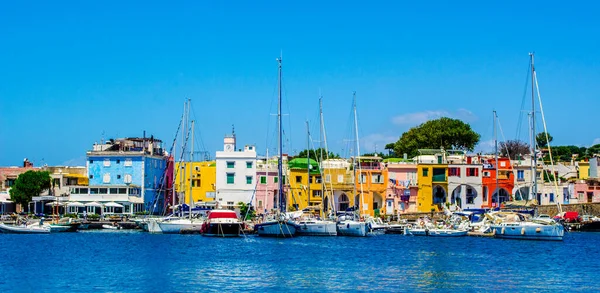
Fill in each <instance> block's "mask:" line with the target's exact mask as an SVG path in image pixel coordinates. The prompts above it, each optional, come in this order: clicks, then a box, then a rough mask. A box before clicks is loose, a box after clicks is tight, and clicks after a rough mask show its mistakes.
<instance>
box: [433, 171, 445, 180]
mask: <svg viewBox="0 0 600 293" xmlns="http://www.w3.org/2000/svg"><path fill="white" fill-rule="evenodd" d="M432 180H433V182H446V169H440V168H433V176H432Z"/></svg>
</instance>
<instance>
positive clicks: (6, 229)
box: [0, 223, 50, 234]
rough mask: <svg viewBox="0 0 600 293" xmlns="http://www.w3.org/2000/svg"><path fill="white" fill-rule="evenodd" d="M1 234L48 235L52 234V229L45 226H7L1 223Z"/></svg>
mask: <svg viewBox="0 0 600 293" xmlns="http://www.w3.org/2000/svg"><path fill="white" fill-rule="evenodd" d="M0 232H2V233H9V234H47V233H50V227H48V226H44V225H38V224H34V225H22V226H15V225H6V224H3V223H0Z"/></svg>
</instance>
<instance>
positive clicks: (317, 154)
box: [296, 148, 340, 162]
mask: <svg viewBox="0 0 600 293" xmlns="http://www.w3.org/2000/svg"><path fill="white" fill-rule="evenodd" d="M306 152H307V150H302V151H300V152H299V153H298V155H297V156H296V158H306ZM308 155H309V156H310V158H311V159H313V160H315V161H317V162H320V161H321V155H323V160H327V159H328V158H329V159H339V158H340V155H338V154H334V153H333V152H329V155H327V152H326V151H325V149H324V148H317V149H315V150H308Z"/></svg>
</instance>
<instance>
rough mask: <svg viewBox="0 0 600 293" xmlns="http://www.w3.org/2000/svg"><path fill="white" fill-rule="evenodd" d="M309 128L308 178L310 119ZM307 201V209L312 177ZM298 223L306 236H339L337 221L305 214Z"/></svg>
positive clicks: (299, 231) (307, 171)
mask: <svg viewBox="0 0 600 293" xmlns="http://www.w3.org/2000/svg"><path fill="white" fill-rule="evenodd" d="M306 130H307V133H308V135H307V149H306V173H307V176H308V177H307V178H310V176H311V174H310V169H311V165H310V151H309V150H310V130H309V127H308V121H306ZM306 185H307V191H306V203H307V209H309V208H310V179H307V184H306ZM295 222H296V224H297V225H298V235H304V236H337V229H336V224H335V222H331V221H324V220H319V219H315V218H314V217H311V216H307V215H303V216H302V217H301V218H300V219H299V220H297V221H295Z"/></svg>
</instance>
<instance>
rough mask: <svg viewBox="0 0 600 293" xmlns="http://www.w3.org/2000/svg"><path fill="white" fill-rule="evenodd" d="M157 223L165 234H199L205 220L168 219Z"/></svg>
mask: <svg viewBox="0 0 600 293" xmlns="http://www.w3.org/2000/svg"><path fill="white" fill-rule="evenodd" d="M156 223H157V224H158V226H159V227H160V230H161V231H162V233H163V234H181V233H182V231H184V232H190V231H197V232H198V233H199V232H200V231H201V229H202V224H204V220H203V219H199V218H192V219H190V218H168V219H164V220H162V221H157V222H156ZM148 224H150V223H148Z"/></svg>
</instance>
